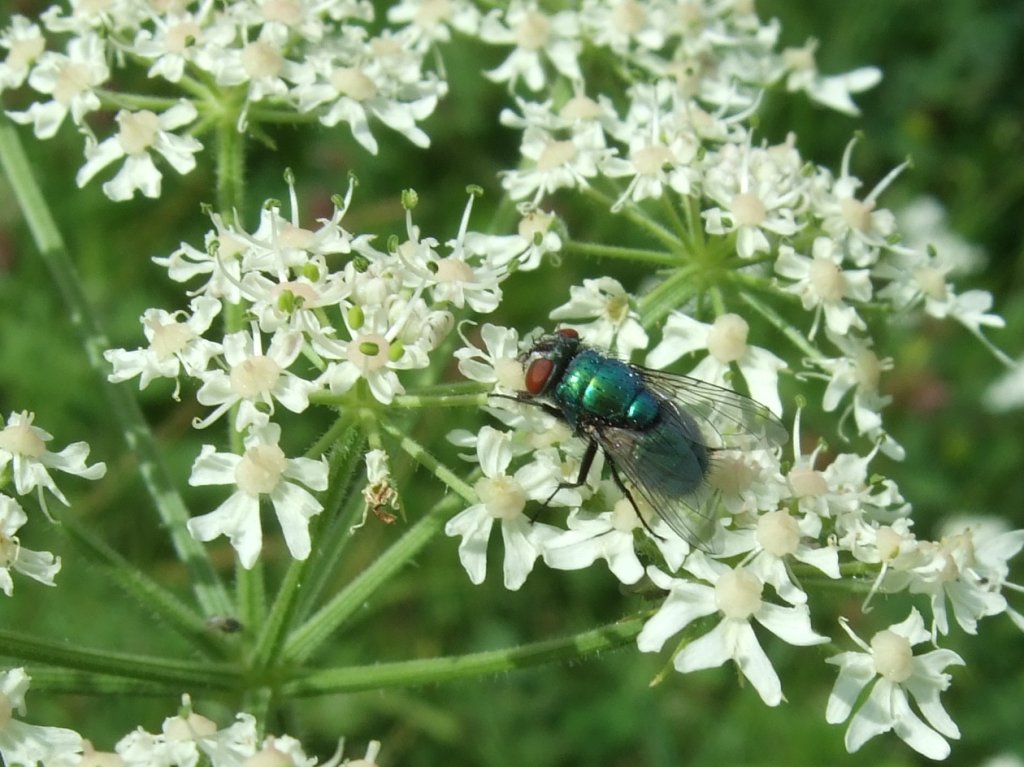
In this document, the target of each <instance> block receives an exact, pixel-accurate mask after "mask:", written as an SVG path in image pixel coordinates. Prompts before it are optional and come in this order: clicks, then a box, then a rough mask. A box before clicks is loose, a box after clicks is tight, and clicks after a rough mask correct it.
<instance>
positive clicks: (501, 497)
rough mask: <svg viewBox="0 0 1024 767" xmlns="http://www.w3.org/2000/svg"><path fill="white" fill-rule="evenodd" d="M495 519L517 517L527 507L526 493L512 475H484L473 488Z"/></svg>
mask: <svg viewBox="0 0 1024 767" xmlns="http://www.w3.org/2000/svg"><path fill="white" fill-rule="evenodd" d="M473 489H474V490H476V494H477V497H479V498H480V502H481V503H482V504H483V505H484V506H486V507H487V513H488V514H490V515H491V516H492V517H494V518H495V519H515V518H516V517H518V516H519V515H520V514H522V513H523V509H525V508H526V493H524V492H523V488H521V487H520V486H519V483H518V482H516V481H515V480H514V479H513V478H512V477H509V476H507V475H505V474H501V475H499V476H497V477H483V478H482V479H480V480H479V481H478V482H477V483H476V485H475V486H474V488H473Z"/></svg>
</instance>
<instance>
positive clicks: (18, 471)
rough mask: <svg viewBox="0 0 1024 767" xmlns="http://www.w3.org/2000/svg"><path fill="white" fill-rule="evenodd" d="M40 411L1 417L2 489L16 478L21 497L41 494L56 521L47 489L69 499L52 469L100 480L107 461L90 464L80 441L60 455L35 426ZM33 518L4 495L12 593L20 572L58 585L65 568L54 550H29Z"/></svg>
mask: <svg viewBox="0 0 1024 767" xmlns="http://www.w3.org/2000/svg"><path fill="white" fill-rule="evenodd" d="M34 420H35V414H34V413H28V412H22V413H11V415H10V417H9V418H8V419H7V422H6V423H4V420H3V418H0V489H2V488H5V486H6V485H8V484H9V483H11V481H12V480H13V484H14V492H15V494H16V495H19V496H26V495H33V494H34V495H35V497H36V500H37V503H38V505H39V509H40V511H41V512H42V514H43V515H44V516H45V517H46V518H47V519H51V521H52V518H51V517H50V512H49V510H48V508H47V505H46V495H45V493H44V491H46V492H47V493H49V494H50V495H52V496H53V497H54V498H56V499H57V500H58V501H60V502H61V503H62V504H64V505H65V506H68V505H69V504H68V499H67V498H66V497H65V496H64V493H62V492H61V490H60V488H59V487H57V483H56V482H55V481H54V479H53V477H52V476H51V475H50V470H51V469H53V470H56V471H61V472H64V473H66V474H75V475H77V476H79V477H84V478H85V479H99V478H100V477H102V476H103V475H104V474H106V471H107V467H106V464H104V463H102V462H99V463H94V464H92V465H91V466H87V465H86V459H87V458H88V457H89V446H88V445H87V444H86V443H84V442H75V443H73V444H71V445H68V446H67V447H66V448H64V449H63V450H61V451H60V452H58V453H55V452H52V451H50V450H48V449H47V447H46V443H47V442H49V441H50V440H52V439H53V435H52V434H49V433H47V432H46V431H44V430H43V429H40V428H39V427H38V426H34V425H33V421H34ZM27 521H28V515H27V514H26V513H25V510H24V509H23V508H22V506H21V504H20V503H19V502H18V500H17V499H16V498H13V497H11V496H10V495H7V493H5V492H3V493H0V590H2V591H3V592H4V594H6V595H7V596H11V595H12V594H13V593H14V581H13V579H12V578H11V574H12V573H14V572H17V573H20V574H22V575H25V576H27V577H29V578H32V579H33V580H35V581H38V582H39V583H43V584H45V585H47V586H53V585H54V580H53V579H54V577H55V576H56V575H57V573H58V572H60V565H61V563H60V557H57V556H54V555H53V554H51V553H50V552H49V551H33V550H32V549H27V548H24V547H23V546H22V545H21V540H20V538H19V537H18V530H20V529H21V528H22V526H23V525H24V524H25V523H26V522H27Z"/></svg>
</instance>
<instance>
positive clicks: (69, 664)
mask: <svg viewBox="0 0 1024 767" xmlns="http://www.w3.org/2000/svg"><path fill="white" fill-rule="evenodd" d="M0 655H4V656H7V657H11V658H18V659H19V660H24V661H28V662H36V663H44V664H47V665H50V666H61V667H64V668H69V669H74V670H77V671H86V672H96V673H100V674H104V675H107V676H112V677H122V678H127V679H132V680H143V681H146V680H148V681H151V682H163V683H167V684H173V685H175V686H176V687H177V688H178V689H179V690H182V689H186V688H189V687H193V688H197V687H198V688H204V689H221V690H233V689H238V687H239V683H240V680H241V678H242V677H241V674H240V673H239V671H238V669H237V668H236V667H234V666H230V665H227V664H221V663H202V662H199V661H196V660H195V659H188V660H174V659H170V658H156V657H153V656H149V655H136V654H133V653H123V652H112V651H110V650H96V649H91V648H85V647H80V646H73V645H70V644H67V643H64V642H52V641H49V640H45V639H40V638H39V637H38V636H35V635H32V634H22V633H21V632H17V631H5V630H3V629H0Z"/></svg>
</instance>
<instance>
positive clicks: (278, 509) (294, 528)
mask: <svg viewBox="0 0 1024 767" xmlns="http://www.w3.org/2000/svg"><path fill="white" fill-rule="evenodd" d="M280 436H281V427H280V426H278V425H277V424H274V423H269V424H266V425H264V426H262V427H254V428H253V429H252V430H251V431H250V434H249V436H248V437H247V438H246V440H245V453H244V454H243V455H236V454H234V453H218V452H216V448H214V447H213V446H212V445H204V446H203V449H202V452H200V454H199V457H198V458H196V460H195V463H194V464H193V465H192V476H191V477H190V478H189V484H191V485H234V486H235V488H236V490H235V491H234V492H233V493H232V494H231V496H230V497H229V498H228V499H227V500H226V501H224V503H222V504H221V505H220V506H218V507H217V508H216V509H215V510H214V511H211V512H210V513H208V514H203V515H202V516H198V517H192V519H190V520H189V521H188V531H189V532H190V533H191V534H192V537H193V538H195V539H196V540H198V541H212V540H213V539H214V538H216V537H218V536H220V535H226V536H228V538H229V539H230V541H231V545H232V546H234V548H235V550H236V551H237V552H238V558H239V561H240V562H241V563H242V566H243V567H245V568H247V569H249V568H252V566H253V565H254V564H256V558H257V557H258V556H259V553H260V549H261V548H262V546H263V530H262V526H261V524H260V501H261V500H262V499H263V498H264V497H265V498H268V499H269V500H270V502H271V504H272V505H273V507H274V512H275V513H276V515H277V520H278V522H279V523H280V525H281V531H282V532H283V533H284V540H285V543H286V544H287V546H288V551H289V552H290V553H291V555H292V557H293V558H295V559H305V558H306V557H308V556H309V552H310V549H311V542H310V537H309V520H310V518H312V517H314V516H316V515H317V514H319V513H320V512H321V511H323V506H322V505H321V504H320V502H319V501H318V500H317V499H316V498H315V497H313V495H312V494H311V493H310V492H309V490H306V489H305V487H308V488H309V489H310V490H316V491H322V490H326V489H327V462H326V460H325V459H321V460H319V461H316V460H313V459H312V458H288V457H287V456H286V455H285V453H284V451H283V450H281V448H280V447H279V446H278V441H279V439H280ZM302 485H305V487H302Z"/></svg>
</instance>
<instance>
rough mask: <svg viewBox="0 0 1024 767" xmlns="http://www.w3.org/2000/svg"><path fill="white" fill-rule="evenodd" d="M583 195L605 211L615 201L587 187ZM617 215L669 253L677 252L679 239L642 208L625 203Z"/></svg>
mask: <svg viewBox="0 0 1024 767" xmlns="http://www.w3.org/2000/svg"><path fill="white" fill-rule="evenodd" d="M583 192H584V194H586V195H587V197H590V198H591V199H593V200H595V201H596V202H598V203H599V204H600V205H603V206H604V207H605V208H606V209H607V210H611V208H612V205H614V204H615V201H614V200H612V199H611V198H610V197H608V196H607V195H605V194H603V193H601V192H599V191H597V190H596V189H595V188H594V187H592V186H588V187H584V189H583ZM618 214H619V215H623V216H625V217H626V218H628V219H629V220H630V221H632V222H633V223H634V224H636V225H637V226H638V227H639V228H640V229H641V230H643V231H645V232H647V233H648V234H650V235H651V236H652V237H654V238H655V239H656V240H659V241H660V242H662V243H664V245H665V247H666V248H668V250H669V252H675V251H677V250H679V244H680V243H679V238H678V237H676V236H675V235H674V234H672V232H671V231H669V230H668V229H666V228H665V227H663V226H662V225H661V224H659V223H658V222H657V221H655V220H654V219H652V218H651V217H650V216H648V215H647V214H646V213H645V212H644V211H643V209H642V208H640V207H638V206H637V205H635V204H633V203H627V204H626V205H624V206H623V207H622V209H621V210H619V211H618Z"/></svg>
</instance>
